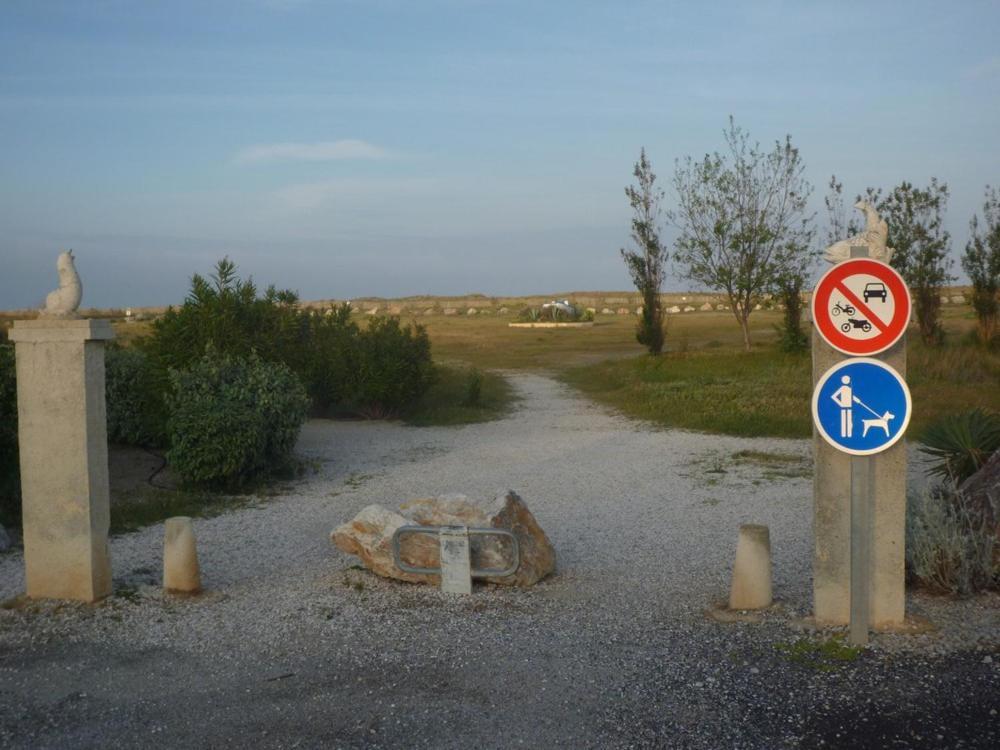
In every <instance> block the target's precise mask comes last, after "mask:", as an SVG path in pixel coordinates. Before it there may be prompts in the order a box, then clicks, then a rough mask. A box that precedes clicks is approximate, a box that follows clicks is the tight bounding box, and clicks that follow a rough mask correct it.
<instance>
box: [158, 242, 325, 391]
mask: <svg viewBox="0 0 1000 750" xmlns="http://www.w3.org/2000/svg"><path fill="white" fill-rule="evenodd" d="M297 303H298V297H297V296H296V294H295V293H294V292H291V291H289V290H282V291H278V290H276V289H275V288H274V287H273V286H271V287H268V289H267V290H266V291H265V293H264V296H262V297H260V296H258V295H257V287H256V286H255V285H254V283H253V280H252V279H246V280H242V279H240V278H238V277H237V276H236V265H235V264H234V263H233V262H232V261H230V260H229V259H228V258H223V259H222V260H220V261H219V262H218V263H217V264H216V266H215V273H214V274H212V276H211V277H210V279H208V280H207V279H205V278H203V277H202V276H200V275H199V274H195V275H194V276H193V277H192V279H191V291H190V292H189V293H188V296H187V298H186V299H185V300H184V304H183V305H182V306H181V307H180V308H178V309H175V308H170V309H169V310H167V312H166V314H165V315H164V316H163V317H162V318H160V319H158V320H156V321H155V322H154V323H153V334H152V336H151V337H150V338H149V339H147V340H145V341H144V342H143V343H142V346H143V348H144V349H145V350H146V352H147V353H148V354H149V355H150V357H151V358H152V360H153V364H154V365H155V366H157V367H158V368H159V369H160V370H162V372H163V373H165V372H166V371H167V370H169V369H175V370H183V369H186V368H187V367H188V366H190V365H191V364H192V363H194V362H195V361H197V360H198V359H200V358H201V357H202V356H203V355H204V354H205V350H206V347H208V346H209V345H211V346H212V347H214V348H215V350H216V351H218V352H220V353H222V354H232V355H235V356H241V357H245V356H247V355H249V354H250V353H251V352H256V353H257V354H258V355H259V356H260V357H261V358H262V359H264V360H267V361H269V362H285V363H286V364H288V365H289V367H292V368H293V369H298V367H297V365H300V364H301V362H302V360H303V358H304V356H305V355H304V351H305V349H306V345H307V344H308V328H309V317H310V316H309V314H308V313H307V312H300V311H299V309H298V307H297Z"/></svg>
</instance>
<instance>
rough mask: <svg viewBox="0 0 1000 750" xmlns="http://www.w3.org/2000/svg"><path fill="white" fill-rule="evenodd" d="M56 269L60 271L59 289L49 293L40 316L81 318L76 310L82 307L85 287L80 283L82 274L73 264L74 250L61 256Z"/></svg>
mask: <svg viewBox="0 0 1000 750" xmlns="http://www.w3.org/2000/svg"><path fill="white" fill-rule="evenodd" d="M56 269H57V270H58V271H59V288H58V289H56V290H55V291H54V292H49V295H48V296H47V297H46V298H45V309H43V310H42V311H41V313H40V314H41V316H42V317H44V318H76V317H79V316H78V314H77V312H76V310H77V308H78V307H80V299H81V298H82V297H83V285H82V284H81V283H80V274H78V273H77V272H76V266H75V265H74V264H73V251H72V250H67V251H66V252H64V253H60V254H59V259H58V260H57V261H56Z"/></svg>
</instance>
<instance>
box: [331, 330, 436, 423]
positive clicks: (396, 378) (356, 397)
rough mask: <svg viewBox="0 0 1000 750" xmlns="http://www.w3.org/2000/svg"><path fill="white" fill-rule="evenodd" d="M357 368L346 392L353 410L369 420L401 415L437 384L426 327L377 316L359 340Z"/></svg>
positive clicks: (355, 364)
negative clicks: (431, 385)
mask: <svg viewBox="0 0 1000 750" xmlns="http://www.w3.org/2000/svg"><path fill="white" fill-rule="evenodd" d="M355 355H356V359H355V362H354V366H355V369H354V371H353V373H351V375H350V379H349V386H348V388H347V389H346V392H347V403H348V405H349V407H350V408H351V410H352V411H354V412H356V413H357V414H360V415H361V416H363V417H366V418H369V419H383V418H387V417H394V416H398V415H399V413H400V412H401V411H402V410H403V409H404V408H406V407H407V406H409V405H411V404H413V403H414V402H416V401H417V400H418V399H419V398H420V397H421V396H422V395H423V394H424V393H425V392H426V390H427V388H428V387H429V386H430V384H431V382H433V378H434V367H433V365H432V363H431V343H430V339H429V338H428V337H427V331H426V330H425V329H424V327H423V326H420V325H415V324H414V325H411V326H406V327H405V328H404V327H402V326H400V324H399V319H398V318H386V317H374V318H372V319H371V320H370V321H369V322H368V328H367V329H366V330H364V331H361V332H360V334H359V335H358V338H357V348H356V351H355Z"/></svg>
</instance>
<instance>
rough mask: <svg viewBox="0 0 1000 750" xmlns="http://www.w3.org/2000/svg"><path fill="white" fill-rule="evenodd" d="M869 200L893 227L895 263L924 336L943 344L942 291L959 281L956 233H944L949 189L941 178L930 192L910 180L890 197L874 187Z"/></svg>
mask: <svg viewBox="0 0 1000 750" xmlns="http://www.w3.org/2000/svg"><path fill="white" fill-rule="evenodd" d="M863 199H864V200H866V201H868V203H870V204H871V205H872V206H874V207H875V209H876V210H877V211H878V212H879V215H880V216H881V217H882V218H883V219H885V220H886V222H887V223H888V224H889V241H888V245H889V247H891V248H894V249H895V252H894V253H893V255H892V259H891V260H890V263H891V264H892V267H893V268H895V269H896V270H897V271H899V273H900V275H901V276H902V277H903V279H904V280H905V281H906V283H907V285H908V286H909V287H910V294H911V296H912V297H913V306H914V310H915V312H916V316H917V326H918V328H919V329H920V337H921V338H922V339H923V340H924V341H925V342H926V343H928V344H933V343H940V341H941V340H942V338H943V336H944V331H943V329H942V328H941V288H942V287H943V286H944V285H945V284H947V283H948V282H949V281H953V280H954V277H953V276H951V275H950V274H949V270H950V269H951V266H952V260H951V258H949V257H948V252H949V249H950V246H951V235H949V233H948V232H947V231H946V230H945V229H944V214H945V210H946V209H947V206H948V185H947V184H945V183H939V182H938V181H937V178H935V177H932V178H931V182H930V185H929V186H928V187H926V188H918V187H914V185H913V184H912V183H910V182H906V181H905V180H904V181H903V182H901V183H900V184H899V185H897V186H896V187H894V188H893V189H892V190H891V191H890V192H889V193H888V194H887V195H885V196H883V195H882V190H881V188H871V187H870V188H868V189H867V190H866V191H865V195H864V197H863ZM858 200H862V196H858Z"/></svg>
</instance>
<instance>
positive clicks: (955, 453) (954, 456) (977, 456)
mask: <svg viewBox="0 0 1000 750" xmlns="http://www.w3.org/2000/svg"><path fill="white" fill-rule="evenodd" d="M920 442H922V443H923V447H921V449H920V450H921V451H922V452H924V453H927V454H928V455H931V456H934V457H935V458H937V459H938V461H937V462H936V463H935V464H934V465H933V466H932V467H931V469H930V472H931V473H932V474H937V475H938V476H942V477H946V478H948V479H951V480H953V481H954V482H955V484H956V485H958V484H961V483H962V482H964V481H965V480H966V479H968V478H969V477H971V476H972V475H973V474H975V473H976V471H977V470H978V469H979V467H980V466H982V465H983V464H984V463H986V461H987V460H989V457H990V456H991V455H992V454H993V451H995V450H998V449H1000V414H997V413H996V412H992V411H987V410H985V409H972V410H970V411H966V412H961V413H959V414H953V415H950V416H947V417H945V418H943V419H940V420H938V421H937V422H934V423H933V424H931V425H930V426H928V427H927V429H926V430H924V433H923V435H922V436H921V439H920Z"/></svg>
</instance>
